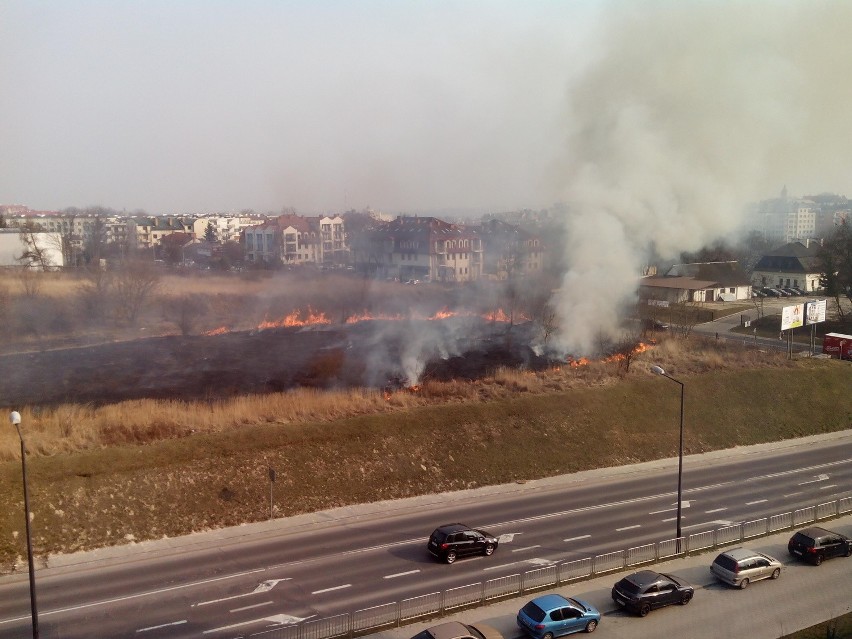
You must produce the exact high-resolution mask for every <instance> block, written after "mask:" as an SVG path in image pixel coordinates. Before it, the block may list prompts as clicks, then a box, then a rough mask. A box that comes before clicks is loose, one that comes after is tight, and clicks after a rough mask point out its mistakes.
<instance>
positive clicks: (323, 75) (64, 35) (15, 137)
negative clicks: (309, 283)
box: [0, 0, 600, 213]
mask: <svg viewBox="0 0 852 639" xmlns="http://www.w3.org/2000/svg"><path fill="white" fill-rule="evenodd" d="M599 13H600V3H598V2H591V1H588V2H581V1H575V2H569V1H567V0H565V1H563V0H552V1H544V0H541V1H532V2H530V1H525V2H517V1H511V2H495V1H493V0H489V1H482V2H442V1H434V0H430V1H429V2H425V1H424V2H413V1H403V0H388V1H386V2H380V1H375V0H359V1H357V2H356V1H355V0H349V1H345V2H344V1H338V2H331V1H325V2H324V1H322V0H320V1H308V0H305V1H284V0H268V1H260V0H240V1H233V2H218V1H214V0H204V1H201V0H197V1H184V2H181V1H174V0H169V1H167V2H159V1H145V2H130V1H126V2H124V1H120V0H103V1H101V2H94V1H92V2H89V1H84V0H67V1H63V2H38V1H33V0H24V1H17V0H0V95H2V99H0V147H2V153H0V203H6V204H10V203H19V204H25V205H28V206H30V207H32V208H36V209H56V208H64V207H67V206H79V207H83V206H88V205H94V204H100V205H103V206H110V207H113V208H118V209H123V208H124V209H127V210H133V209H137V208H142V209H145V210H147V211H149V212H161V213H170V212H196V211H205V210H233V209H243V208H253V209H255V210H258V211H262V212H265V211H268V210H279V209H280V208H281V207H282V206H292V207H295V208H296V209H297V211H299V212H302V213H310V212H319V211H335V210H337V211H339V210H343V209H344V207H345V208H363V207H366V206H368V205H369V206H372V207H373V208H375V209H379V210H385V211H389V212H394V211H396V212H398V211H418V210H419V211H426V210H435V209H442V208H453V209H485V210H495V209H496V210H509V209H513V208H519V207H539V206H548V205H550V204H551V203H553V202H554V201H556V200H558V199H559V198H560V197H561V193H560V185H559V184H557V183H555V182H554V180H553V179H552V175H551V172H552V170H553V167H554V166H555V162H556V161H557V159H558V156H559V154H560V153H561V151H562V147H563V145H564V138H565V130H564V122H565V102H566V97H567V92H568V85H569V82H570V81H571V79H572V78H575V77H576V76H577V72H578V70H580V69H582V68H583V67H584V66H585V65H586V64H587V63H588V62H589V60H590V56H591V55H592V54H593V52H594V51H595V50H596V44H595V43H596V42H599V39H597V38H596V37H595V36H594V35H593V34H594V26H595V24H596V17H597V16H598V15H599Z"/></svg>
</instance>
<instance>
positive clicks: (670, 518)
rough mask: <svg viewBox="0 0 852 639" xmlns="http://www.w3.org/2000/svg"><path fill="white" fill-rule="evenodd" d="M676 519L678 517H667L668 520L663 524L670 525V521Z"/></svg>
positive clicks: (664, 520)
mask: <svg viewBox="0 0 852 639" xmlns="http://www.w3.org/2000/svg"><path fill="white" fill-rule="evenodd" d="M675 519H677V517H667V518H666V519H663V522H665V523H669V522H670V521H674V520H675Z"/></svg>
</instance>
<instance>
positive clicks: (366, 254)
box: [354, 217, 482, 282]
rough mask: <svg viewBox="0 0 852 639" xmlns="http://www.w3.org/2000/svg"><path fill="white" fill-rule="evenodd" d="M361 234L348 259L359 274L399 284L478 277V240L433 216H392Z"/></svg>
mask: <svg viewBox="0 0 852 639" xmlns="http://www.w3.org/2000/svg"><path fill="white" fill-rule="evenodd" d="M365 236H366V237H365V238H364V240H363V241H361V242H359V243H358V250H357V254H356V255H355V256H354V261H355V267H356V269H357V270H359V271H360V272H363V273H366V274H369V275H372V276H374V277H383V278H398V279H399V280H401V281H410V280H434V281H441V282H469V281H473V280H478V279H481V278H482V240H481V239H480V237H479V235H478V234H477V233H476V231H475V230H473V229H472V228H469V227H466V226H462V225H457V224H449V223H447V222H444V221H443V220H439V219H437V218H434V217H398V218H396V219H395V220H394V221H392V222H387V223H379V224H377V225H375V226H374V227H373V228H371V229H369V230H367V231H365Z"/></svg>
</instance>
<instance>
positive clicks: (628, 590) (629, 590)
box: [612, 570, 695, 617]
mask: <svg viewBox="0 0 852 639" xmlns="http://www.w3.org/2000/svg"><path fill="white" fill-rule="evenodd" d="M694 594H695V588H693V587H692V586H691V585H689V584H688V583H687V582H686V581H684V580H683V579H681V578H680V577H678V576H676V575H670V574H665V573H659V572H654V571H653V570H640V571H639V572H635V573H633V574H632V575H627V576H626V577H625V578H624V579H622V580H621V581H619V582H618V583H617V584H615V585H614V586H613V587H612V599H613V601H615V603H617V604H618V605H619V606H621V607H622V608H626V609H627V610H630V611H631V612H635V613H637V614H638V615H639V616H640V617H644V616H646V615H647V614H648V613H649V612H651V611H652V610H653V609H655V608H662V607H663V606H669V605H671V604H681V605H684V606H685V605H686V604H688V603H689V602H690V601H691V600H692V596H693V595H694Z"/></svg>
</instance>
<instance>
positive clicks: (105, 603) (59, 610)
mask: <svg viewBox="0 0 852 639" xmlns="http://www.w3.org/2000/svg"><path fill="white" fill-rule="evenodd" d="M265 571H266V568H258V569H256V570H247V571H246V572H237V573H234V574H233V575H224V576H222V577H212V578H211V579H202V580H201V581H193V582H190V583H188V584H180V585H177V586H169V587H168V588H160V589H158V590H147V591H145V592H139V593H136V594H135V595H127V596H125V597H116V598H114V599H104V600H102V601H95V602H92V603H85V604H80V605H79V606H68V607H67V608H57V609H56V610H47V611H44V612H41V611H39V616H41V617H46V616H48V615H55V614H59V613H62V612H74V611H75V610H85V609H86V608H94V607H95V606H108V605H110V604H114V603H119V602H121V601H130V600H131V599H139V598H140V597H150V596H151V595H159V594H162V593H164V592H172V591H174V590H183V589H184V588H192V587H194V586H201V585H203V584H210V583H215V582H217V581H225V580H226V579H233V578H234V577H244V576H245V575H251V574H254V573H256V572H265ZM29 618H30V616H29V615H27V616H25V617H18V618H16V619H3V620H2V621H0V625H3V624H7V623H14V622H16V621H22V620H24V619H29Z"/></svg>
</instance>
